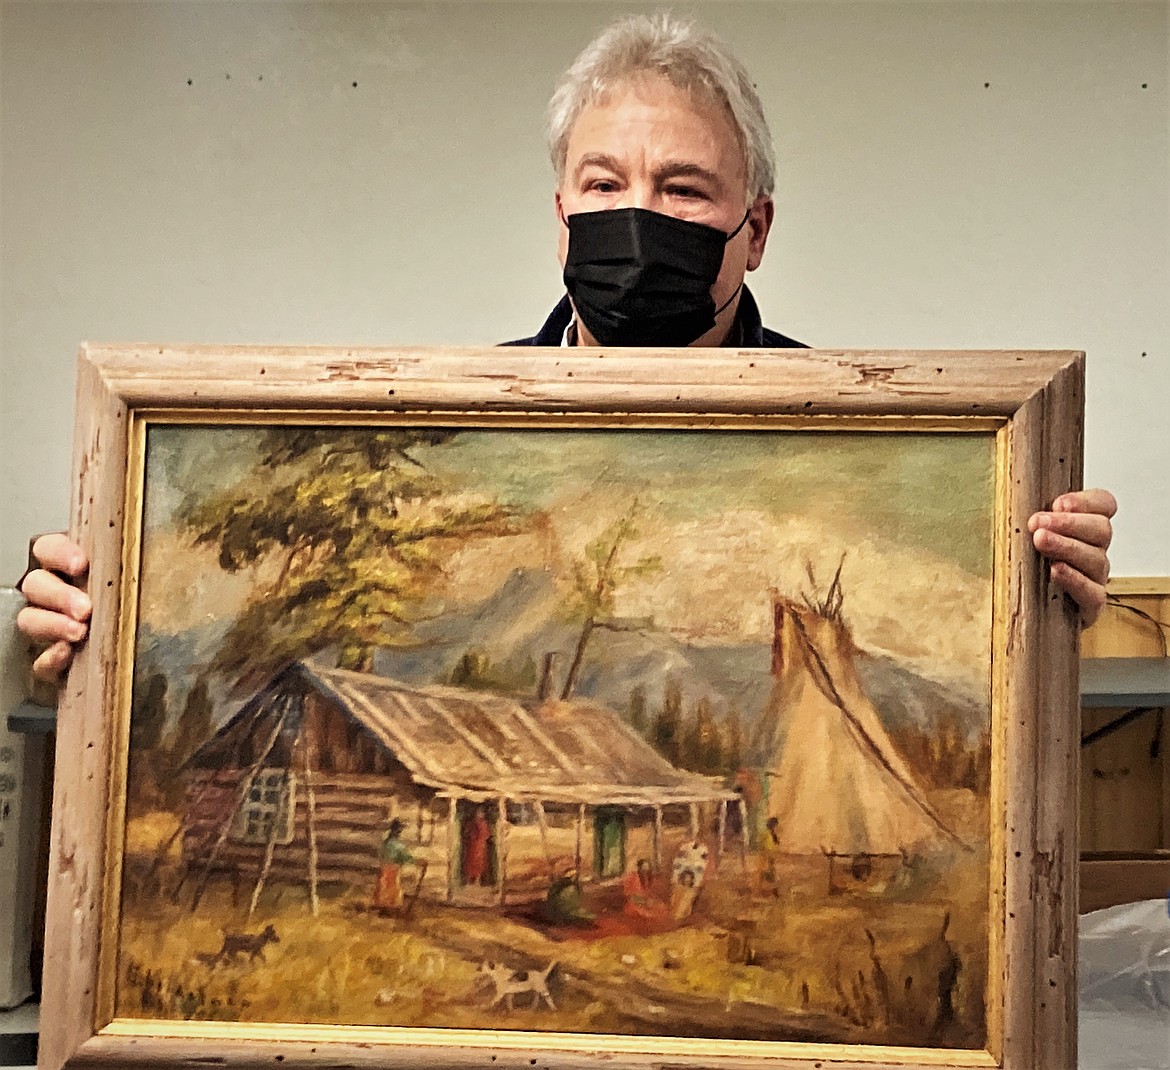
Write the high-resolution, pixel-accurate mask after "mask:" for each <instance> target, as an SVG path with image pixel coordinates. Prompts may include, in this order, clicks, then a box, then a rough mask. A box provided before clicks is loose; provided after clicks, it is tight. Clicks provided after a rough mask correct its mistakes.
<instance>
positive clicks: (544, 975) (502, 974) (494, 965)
mask: <svg viewBox="0 0 1170 1070" xmlns="http://www.w3.org/2000/svg"><path fill="white" fill-rule="evenodd" d="M555 967H556V960H555V959H554V960H553V961H552V962H550V963H549V964H548V965H547V966H546V967H545V968H544V969H543V970H540V971H536V970H511V969H509V968H508V967H507V966H505V965H504V964H503V963H502V962H487V961H484V962H482V963H480V966H479V971H478V972H479V974H480V976H481V977H484V978H486V979H487V980H489V981H491V983H492V984H493V985H495V989H496V994H495V997H494V998H493V999H492V1001H491V1003H489V1004H488V1009H489V1010H490V1009H491V1008H492V1007H494V1006H495V1005H496V1004H497V1003H500V1002H501V1001H503V1002H504V1003H505V1005H506V1006H507V1008H508V1010H512V1006H513V1000H514V998H515V997H516V996H522V995H524V993H525V992H531V993H532V1008H533V1010H535V1009H536V1008H537V1007H539V1006H540V1001H541V1000H542V999H543V1000H544V1001H545V1003H547V1004H548V1007H549V1010H553V1011H555V1010H556V1009H557V1008H556V1004H555V1003H553V1001H552V996H550V995H549V991H548V978H549V974H551V973H552V972H553V969H554V968H555Z"/></svg>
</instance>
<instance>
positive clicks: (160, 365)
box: [86, 346, 1075, 416]
mask: <svg viewBox="0 0 1170 1070" xmlns="http://www.w3.org/2000/svg"><path fill="white" fill-rule="evenodd" d="M86 353H87V354H88V356H89V357H90V358H91V359H92V360H94V361H95V362H97V363H99V364H100V366H101V369H102V375H103V376H104V377H105V379H106V382H107V383H108V384H109V387H110V389H111V390H113V391H114V392H115V393H117V394H118V395H119V396H121V397H122V398H124V399H125V400H126V402H127V403H128V404H129V405H132V406H134V407H138V408H149V407H153V406H175V405H181V404H188V405H206V406H211V407H230V408H235V407H243V408H248V407H253V406H257V407H263V408H272V407H296V408H307V409H321V408H339V407H340V408H356V409H391V410H394V409H408V408H415V407H417V408H422V409H445V410H450V411H460V410H464V409H473V410H478V411H485V410H486V411H520V412H525V411H547V410H577V411H581V410H585V411H597V412H612V411H626V412H700V413H702V412H712V413H716V412H744V413H752V412H769V413H789V414H801V415H810V414H816V413H865V414H869V415H894V414H896V415H914V414H918V413H931V414H936V415H952V416H954V415H980V416H1008V415H1011V414H1012V413H1013V412H1015V411H1016V410H1017V409H1018V408H1019V407H1020V406H1021V405H1022V404H1023V403H1024V402H1025V401H1026V400H1027V399H1028V398H1029V397H1031V396H1032V395H1033V394H1035V393H1037V392H1038V391H1040V390H1042V389H1043V388H1044V387H1045V384H1046V383H1047V382H1048V381H1049V380H1050V379H1051V377H1052V375H1053V374H1054V373H1055V372H1056V370H1057V369H1058V368H1060V367H1063V366H1064V365H1066V364H1068V363H1069V362H1070V361H1071V360H1073V359H1074V357H1075V354H1072V353H1067V352H1047V351H1037V352H1024V353H1018V352H998V351H988V352H974V351H972V352H963V353H948V354H946V356H945V359H944V358H943V357H942V355H941V354H939V353H932V352H929V351H914V350H881V351H862V350H839V351H838V350H781V351H775V352H768V351H761V350H726V349H707V350H703V349H698V350H686V351H682V352H680V351H677V350H665V351H655V350H605V349H572V350H568V349H529V348H526V349H503V348H493V349H483V348H477V349H456V348H449V349H347V350H338V349H327V348H319V349H292V348H285V347H267V348H256V347H246V346H241V347H209V346H183V347H169V346H154V347H148V346H144V347H106V346H87V347H86Z"/></svg>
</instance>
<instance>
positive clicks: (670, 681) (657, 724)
mask: <svg viewBox="0 0 1170 1070" xmlns="http://www.w3.org/2000/svg"><path fill="white" fill-rule="evenodd" d="M682 707H683V696H682V688H680V687H679V686H678V682H677V681H676V680H675V679H674V678H673V677H668V678H667V681H666V687H665V688H664V689H663V695H662V707H661V709H659V711H658V713H657V715H656V716H655V718H654V724H653V725H652V726H651V742H652V743H653V744H654V749H655V750H656V751H658V753H659V754H661V755H662V757H664V758H665V759H666V760H667V761H668V762H670V763H671V764H672V765H678V764H679V759H680V744H681V739H680V736H681V735H682Z"/></svg>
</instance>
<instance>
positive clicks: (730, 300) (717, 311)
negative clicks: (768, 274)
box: [715, 280, 743, 319]
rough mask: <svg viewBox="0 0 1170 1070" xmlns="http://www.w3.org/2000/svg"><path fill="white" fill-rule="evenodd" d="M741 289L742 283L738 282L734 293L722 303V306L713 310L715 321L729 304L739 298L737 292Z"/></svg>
mask: <svg viewBox="0 0 1170 1070" xmlns="http://www.w3.org/2000/svg"><path fill="white" fill-rule="evenodd" d="M742 289H743V281H742V280H740V284H739V285H738V286H737V287H736V288H735V292H734V293H733V294H732V295H731V296H730V297H729V298H728V299H727V300H726V301H724V302H723V304H721V305H720V306H719V307H718V308H717V309H715V318H716V319H718V318H719V317H720V316H721V315H722V314H723V311H724V309H726V308H727V306H728V305H730V304H731V302H732V301H734V300H735V299H736V298H737V297H738V296H739V291H740V290H742Z"/></svg>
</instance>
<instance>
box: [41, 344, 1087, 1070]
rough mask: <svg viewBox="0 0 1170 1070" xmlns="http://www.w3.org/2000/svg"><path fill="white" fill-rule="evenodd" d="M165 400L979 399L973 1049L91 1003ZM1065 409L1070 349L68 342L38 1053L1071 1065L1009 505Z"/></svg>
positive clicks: (878, 414)
mask: <svg viewBox="0 0 1170 1070" xmlns="http://www.w3.org/2000/svg"><path fill="white" fill-rule="evenodd" d="M169 409H186V410H191V409H198V410H202V409H206V410H208V411H209V412H212V413H222V412H225V411H236V412H246V413H249V414H251V415H252V416H253V418H260V419H263V418H264V417H263V414H267V413H272V414H273V418H274V419H275V416H276V414H277V413H280V412H284V413H288V412H296V413H298V414H301V415H308V416H310V418H312V416H313V415H314V414H318V415H319V416H321V417H322V418H323V420H325V419H328V417H327V414H329V413H332V414H335V415H336V414H348V415H349V416H350V417H352V416H353V415H354V414H362V413H372V412H378V413H385V412H390V413H403V414H406V413H430V414H436V413H443V414H465V415H466V414H485V413H496V414H501V413H502V414H513V415H514V416H516V417H518V418H519V417H522V416H523V415H525V414H536V413H539V414H545V416H547V415H548V414H560V415H558V416H557V417H556V418H557V419H563V420H564V421H565V422H566V423H569V424H571V423H573V422H574V421H575V420H576V421H579V420H580V419H582V418H584V417H585V416H589V417H590V418H591V419H593V420H597V419H598V418H600V419H601V420H602V421H603V422H604V423H605V425H606V426H610V425H612V426H614V427H621V426H627V425H629V424H632V423H637V422H638V420H639V419H640V418H643V419H644V418H645V417H647V416H651V415H654V414H664V415H669V416H672V417H674V418H676V419H678V420H682V421H684V422H685V423H687V424H688V425H693V426H707V425H712V424H718V425H719V426H727V425H728V424H729V422H734V420H735V419H736V417H740V418H746V417H758V416H761V415H770V416H777V417H790V418H791V423H792V424H793V425H796V426H816V422H817V421H818V420H819V419H822V418H825V417H834V418H835V417H840V416H854V417H863V418H866V419H868V420H869V421H871V422H872V423H875V424H880V423H881V422H882V421H886V420H911V421H916V422H918V423H921V425H922V426H923V428H924V429H928V428H929V427H930V426H931V425H932V423H933V424H934V425H937V426H939V427H948V426H950V427H953V426H954V425H955V424H956V423H957V422H959V421H962V420H968V419H970V418H973V417H974V418H976V419H979V420H983V421H989V422H990V423H989V426H995V427H997V429H998V430H997V441H998V444H999V448H998V464H997V468H998V471H997V488H998V489H997V499H998V502H999V506H998V514H999V515H998V517H997V550H996V568H995V577H994V582H995V587H996V590H995V605H996V612H995V623H994V629H993V648H994V650H993V655H994V659H993V660H994V664H995V667H996V668H995V673H994V685H993V709H994V710H995V719H994V720H993V724H995V725H997V726H998V736H997V738H996V743H995V745H996V748H997V753H998V755H999V759H998V760H999V761H1000V762H1001V766H1000V768H1001V770H1002V772H1001V774H1000V775H998V776H997V777H996V778H995V780H994V781H993V788H992V814H993V822H992V855H993V861H992V867H991V887H992V910H991V915H990V918H991V930H992V933H991V936H992V946H993V951H995V952H996V953H993V955H992V969H991V974H990V977H989V986H988V991H989V1000H988V1006H987V1013H988V1026H989V1035H990V1037H991V1041H990V1043H989V1045H988V1051H987V1052H985V1053H971V1052H963V1053H956V1052H946V1051H934V1050H932V1049H928V1048H911V1049H904V1048H899V1049H893V1048H881V1047H876V1046H870V1045H863V1046H859V1047H849V1046H845V1045H805V1046H801V1045H796V1044H788V1043H785V1044H782V1045H777V1046H776V1048H775V1051H774V1053H770V1052H768V1051H764V1052H763V1053H761V1049H760V1047H759V1045H760V1044H762V1043H763V1042H738V1041H725V1042H720V1043H722V1044H724V1045H732V1047H730V1048H726V1049H725V1050H726V1054H712V1053H703V1054H694V1053H690V1052H688V1051H687V1050H686V1048H685V1047H681V1048H680V1047H679V1046H678V1045H675V1046H673V1047H671V1046H669V1045H663V1044H661V1043H660V1042H661V1041H662V1039H663V1038H653V1037H630V1038H622V1039H623V1043H621V1044H619V1045H617V1046H611V1047H609V1048H608V1049H606V1050H604V1051H601V1050H598V1049H599V1048H600V1047H602V1045H600V1044H599V1043H597V1038H594V1037H585V1038H583V1039H582V1038H581V1037H580V1036H578V1042H576V1043H566V1042H565V1037H566V1036H571V1035H562V1034H554V1033H517V1032H512V1033H504V1032H492V1031H488V1030H477V1031H464V1032H461V1033H458V1034H456V1033H454V1032H451V1031H448V1032H449V1033H450V1039H446V1038H445V1037H444V1036H439V1037H436V1035H435V1034H436V1033H437V1032H438V1031H434V1030H431V1031H421V1030H413V1031H411V1030H407V1031H396V1030H388V1029H374V1028H364V1027H314V1026H308V1025H303V1024H291V1023H290V1024H288V1025H269V1026H263V1027H258V1026H254V1025H238V1026H230V1027H229V1026H225V1025H222V1024H217V1025H216V1027H215V1029H211V1028H210V1027H209V1026H208V1027H205V1028H203V1029H202V1030H201V1029H200V1028H197V1026H198V1025H199V1023H182V1022H156V1021H139V1020H134V1021H133V1022H127V1021H124V1020H117V1021H113V1022H110V1021H108V1020H104V1019H103V1017H101V1015H102V1004H101V978H100V976H99V957H100V953H101V946H102V941H103V937H104V936H105V935H106V934H107V933H108V932H109V931H110V929H109V921H108V918H109V917H110V914H109V907H108V905H107V904H106V903H105V902H104V899H105V898H106V897H107V889H108V888H109V887H111V886H112V887H116V886H117V885H116V884H113V885H111V880H112V879H114V878H116V876H117V875H116V874H113V873H112V872H111V871H112V868H113V866H114V865H115V864H116V857H115V856H114V854H112V853H111V851H110V849H109V843H110V831H111V827H112V823H113V822H114V821H115V820H116V816H117V815H118V814H119V813H120V805H121V800H119V799H118V798H116V797H115V796H116V795H117V788H116V784H117V779H116V777H115V776H114V775H113V774H114V773H115V764H116V762H117V760H118V755H119V753H121V754H122V755H123V757H124V754H125V743H124V740H123V741H122V744H121V748H122V749H121V751H119V735H120V733H123V732H124V731H125V728H124V726H122V727H120V726H119V725H118V724H117V723H116V722H117V720H118V718H117V717H115V716H114V715H113V711H115V710H118V709H120V708H121V707H119V705H118V704H119V701H120V700H121V698H120V696H119V690H120V689H122V688H124V687H125V686H126V685H125V679H126V678H127V677H128V676H129V673H128V672H122V673H119V672H118V671H117V669H118V661H119V650H120V649H122V650H125V649H126V647H125V637H124V636H120V634H119V632H120V626H119V621H120V620H121V619H122V616H123V611H124V606H125V604H126V603H127V601H128V600H129V599H133V598H134V596H135V592H136V582H137V576H136V574H135V568H134V565H135V562H134V559H133V556H132V555H128V547H129V546H130V544H131V543H132V542H133V540H132V539H128V537H127V534H128V531H129V524H130V523H132V522H133V517H132V516H131V515H130V514H131V513H132V512H133V509H132V508H130V507H129V503H128V499H127V489H128V480H127V472H128V457H129V456H130V449H131V435H132V430H133V427H134V425H135V421H136V420H137V419H139V418H140V416H141V414H143V413H146V412H148V411H149V412H155V413H157V412H160V411H166V410H169ZM1082 412H1083V355H1082V354H1079V353H1071V352H913V351H882V352H866V351H817V350H787V351H784V350H781V351H750V350H734V349H731V350H682V351H677V350H666V351H653V350H626V351H622V350H617V351H615V350H603V349H594V350H590V349H574V350H565V349H524V350H507V349H498V348H482V349H419V348H386V349H339V348H313V349H307V348H260V347H206V346H202V347H196V346H188V347H169V346H163V347H159V346H140V347H136V346H97V345H88V346H85V347H84V348H83V349H82V351H81V354H80V358H79V374H78V388H77V419H76V439H75V451H74V469H73V471H74V476H73V500H72V507H71V523H70V531H71V534H72V535H73V537H74V538H76V539H78V540H79V541H80V542H81V544H82V546H83V547H84V548H85V549H86V551H87V552H88V553H89V555H90V559H91V561H92V562H93V566H92V570H91V573H90V577H89V591H90V594H91V596H92V599H93V603H94V610H93V630H92V635H91V638H90V640H89V642H88V644H87V645H86V646H85V647H83V648H82V650H81V652H80V654H79V656H78V657H77V659H76V661H75V663H74V666H73V669H72V671H71V672H70V674H69V678H68V681H67V684H66V687H65V689H64V692H63V695H62V701H61V708H60V720H59V724H60V733H59V744H58V749H57V759H56V794H55V798H54V807H53V829H52V846H51V863H50V867H51V868H50V877H49V882H50V886H49V906H48V931H47V939H46V962H45V974H44V976H45V982H44V1000H43V1003H42V1014H41V1023H42V1024H41V1041H40V1066H41V1067H42V1068H44V1070H59V1068H61V1067H70V1068H81V1067H95V1068H96V1067H103V1068H109V1067H151V1068H154V1067H167V1066H180V1065H192V1064H195V1063H198V1064H208V1063H213V1064H215V1065H217V1066H223V1067H231V1068H240V1070H243V1068H259V1067H265V1066H275V1065H280V1066H281V1067H283V1068H285V1070H287V1068H290V1067H296V1068H305V1070H310V1068H324V1067H329V1068H331V1070H332V1068H342V1067H355V1068H356V1067H371V1068H372V1067H380V1066H398V1067H404V1068H405V1067H409V1068H418V1070H423V1068H426V1070H438V1068H440V1067H442V1068H464V1067H467V1068H470V1067H489V1066H490V1067H492V1068H493V1070H504V1068H508V1070H527V1068H529V1067H533V1066H539V1067H542V1068H545V1067H556V1068H558V1070H596V1068H597V1067H600V1066H603V1065H614V1066H623V1067H638V1068H651V1067H657V1068H665V1067H667V1066H669V1067H671V1068H672V1070H673V1068H682V1067H693V1068H696V1070H697V1068H698V1067H707V1068H722V1070H752V1068H760V1067H765V1066H766V1067H776V1068H793V1070H797V1068H811V1067H830V1066H832V1067H834V1068H837V1070H895V1068H897V1070H909V1068H914V1067H926V1066H933V1067H940V1066H945V1067H958V1066H1000V1067H1004V1068H1005V1070H1062V1068H1067V1070H1072V1068H1073V1067H1075V1065H1076V1000H1077V989H1076V968H1075V936H1076V917H1077V880H1076V866H1077V821H1078V807H1077V795H1076V792H1077V778H1078V771H1079V762H1080V756H1079V747H1078V740H1079V732H1078V724H1079V720H1078V701H1077V650H1076V635H1077V623H1076V615H1075V611H1074V610H1073V608H1072V607H1071V604H1070V603H1069V602H1068V600H1067V599H1066V598H1065V597H1064V596H1062V595H1061V594H1060V593H1059V591H1058V590H1057V589H1056V588H1055V587H1054V586H1052V585H1051V584H1050V582H1049V579H1048V572H1047V569H1046V568H1045V567H1043V562H1042V561H1041V559H1040V558H1039V556H1038V555H1037V554H1036V553H1035V552H1034V551H1033V549H1032V545H1031V538H1030V536H1029V534H1028V531H1027V525H1026V520H1027V517H1028V516H1029V515H1030V514H1031V513H1032V512H1033V511H1034V510H1036V509H1039V508H1044V507H1047V506H1048V505H1050V503H1051V502H1052V500H1053V499H1054V498H1055V497H1056V496H1058V495H1059V494H1061V493H1063V492H1066V491H1069V490H1073V489H1077V488H1078V487H1079V486H1080V478H1081V442H1082V423H1083V421H1082ZM257 414H260V415H259V416H257ZM121 697H123V698H124V696H121ZM996 784H998V788H997V787H996ZM123 791H124V788H123ZM997 813H998V814H1000V815H1002V818H1001V821H1000V822H999V823H998V824H997V822H996V820H995V815H996V814H997ZM111 815H114V816H111ZM997 829H998V832H997V831H996V830H997ZM111 898H112V897H111ZM470 1032H474V1035H468V1034H469V1033H470ZM666 1039H668V1040H673V1039H674V1038H666ZM737 1044H744V1045H745V1047H744V1048H743V1049H742V1050H740V1049H737V1048H735V1047H734V1046H735V1045H737Z"/></svg>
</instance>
